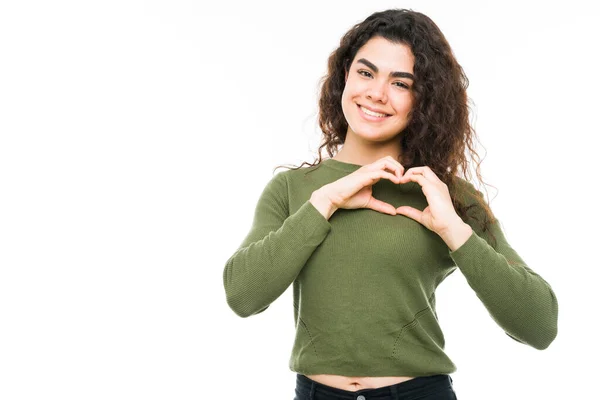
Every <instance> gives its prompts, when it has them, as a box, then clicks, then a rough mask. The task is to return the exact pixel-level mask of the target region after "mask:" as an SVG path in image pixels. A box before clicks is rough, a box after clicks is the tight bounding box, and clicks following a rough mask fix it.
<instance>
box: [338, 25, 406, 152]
mask: <svg viewBox="0 0 600 400" xmlns="http://www.w3.org/2000/svg"><path fill="white" fill-rule="evenodd" d="M413 66H414V56H413V54H412V51H411V50H410V47H408V46H407V45H405V44H397V43H392V42H390V41H388V40H386V39H384V38H381V37H373V38H371V39H370V40H369V41H368V42H367V43H365V45H364V46H363V47H361V48H360V49H359V50H358V52H357V53H356V56H355V57H354V60H353V61H352V64H351V65H350V70H349V71H347V72H346V86H345V87H344V92H343V93H342V111H343V112H344V116H345V117H346V121H347V122H348V132H347V134H355V135H358V136H360V137H361V138H363V139H364V140H367V141H376V142H387V141H389V140H391V139H393V138H394V137H395V136H396V135H397V134H398V133H400V132H401V131H402V130H404V128H405V127H406V126H407V125H408V122H409V121H408V113H409V112H410V110H411V109H412V106H413V96H412V85H413V79H414V77H413ZM361 106H362V107H364V108H366V109H367V111H366V112H365V110H364V108H361ZM369 110H371V111H375V112H376V115H373V113H372V112H370V111H369ZM367 112H370V113H371V114H372V115H368V114H367ZM381 113H383V114H385V116H382V115H381Z"/></svg>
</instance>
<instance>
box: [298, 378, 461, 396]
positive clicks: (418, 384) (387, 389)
mask: <svg viewBox="0 0 600 400" xmlns="http://www.w3.org/2000/svg"><path fill="white" fill-rule="evenodd" d="M371 399H376V400H417V399H418V400H457V398H456V394H455V393H454V389H453V388H452V378H451V377H450V375H444V374H442V375H432V376H419V377H416V378H413V379H410V380H408V381H404V382H400V383H397V384H395V385H391V386H384V387H380V388H375V389H361V390H357V391H356V392H351V391H349V390H343V389H338V388H334V387H331V386H327V385H323V384H322V383H319V382H316V381H313V380H312V379H310V378H308V377H307V376H305V375H302V374H296V397H294V400H371Z"/></svg>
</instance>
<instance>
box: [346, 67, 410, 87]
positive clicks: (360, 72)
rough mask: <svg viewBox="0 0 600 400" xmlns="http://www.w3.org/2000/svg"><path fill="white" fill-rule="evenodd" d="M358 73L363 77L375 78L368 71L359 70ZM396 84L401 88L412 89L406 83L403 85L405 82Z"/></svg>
mask: <svg viewBox="0 0 600 400" xmlns="http://www.w3.org/2000/svg"><path fill="white" fill-rule="evenodd" d="M357 72H358V73H359V75H362V76H367V77H372V76H373V75H371V73H370V72H369V71H366V70H364V69H359V70H358V71H357ZM365 74H366V75H365ZM396 83H397V84H398V86H399V87H401V88H404V89H410V87H409V86H408V85H407V84H406V83H403V82H394V84H396Z"/></svg>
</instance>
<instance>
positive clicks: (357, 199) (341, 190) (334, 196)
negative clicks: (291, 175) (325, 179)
mask: <svg viewBox="0 0 600 400" xmlns="http://www.w3.org/2000/svg"><path fill="white" fill-rule="evenodd" d="M386 170H389V171H392V172H388V171H386ZM403 173H404V167H403V166H402V164H400V163H399V162H398V161H397V160H395V159H394V158H393V157H391V156H386V157H383V158H381V159H379V160H377V161H375V162H373V163H371V164H367V165H363V166H362V167H360V168H359V169H357V170H356V171H354V172H353V173H351V174H349V175H346V176H345V177H343V178H340V179H338V180H337V181H335V182H332V183H329V184H327V185H325V186H323V187H321V188H320V189H318V190H319V191H321V194H322V195H323V196H325V197H326V198H327V199H329V201H330V202H331V204H332V206H333V208H334V209H338V208H345V209H349V210H350V209H356V208H370V209H372V210H375V211H379V212H382V213H385V214H391V215H396V208H395V207H394V206H393V205H391V204H389V203H385V202H383V201H381V200H378V199H376V198H374V197H373V190H372V188H371V186H373V185H374V184H375V183H377V182H378V181H379V180H380V179H381V178H385V179H389V180H391V181H392V182H395V183H402V182H401V180H400V179H401V177H402V174H403Z"/></svg>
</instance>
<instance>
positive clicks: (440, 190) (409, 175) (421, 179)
mask: <svg viewBox="0 0 600 400" xmlns="http://www.w3.org/2000/svg"><path fill="white" fill-rule="evenodd" d="M409 181H413V182H417V183H418V184H419V185H421V188H422V190H423V194H424V195H425V197H426V198H427V203H428V206H427V207H425V209H424V210H423V211H419V210H417V209H416V208H413V207H409V206H401V207H398V208H397V209H396V212H397V213H398V214H402V215H405V216H407V217H409V218H412V219H414V220H415V221H417V222H419V223H421V224H422V225H424V226H425V227H427V228H428V229H430V230H432V231H434V232H435V233H437V234H438V235H440V236H444V235H445V234H446V233H447V232H448V231H449V230H451V229H452V228H453V227H454V226H456V225H457V224H461V223H464V222H463V221H462V219H461V218H460V216H459V215H458V214H457V213H456V211H455V210H454V206H453V205H452V198H451V197H450V192H449V191H448V186H447V185H446V184H445V183H444V182H443V181H442V180H440V178H438V176H437V175H436V174H435V172H433V171H432V170H431V168H429V167H428V166H423V167H413V168H410V169H409V170H408V171H406V172H405V173H404V174H403V175H402V177H401V178H400V182H399V183H400V184H402V183H407V182H409Z"/></svg>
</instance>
